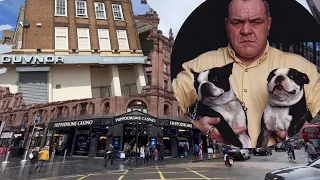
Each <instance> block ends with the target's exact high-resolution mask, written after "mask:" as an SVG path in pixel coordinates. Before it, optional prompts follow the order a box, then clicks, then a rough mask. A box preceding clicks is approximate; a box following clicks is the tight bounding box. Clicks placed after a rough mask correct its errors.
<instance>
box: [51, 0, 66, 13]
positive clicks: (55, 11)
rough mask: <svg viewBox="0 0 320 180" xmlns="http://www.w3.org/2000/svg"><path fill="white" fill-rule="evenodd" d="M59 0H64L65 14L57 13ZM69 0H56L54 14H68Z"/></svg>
mask: <svg viewBox="0 0 320 180" xmlns="http://www.w3.org/2000/svg"><path fill="white" fill-rule="evenodd" d="M57 1H64V3H65V15H60V14H57ZM67 3H68V1H67V0H54V15H55V16H68V4H67Z"/></svg>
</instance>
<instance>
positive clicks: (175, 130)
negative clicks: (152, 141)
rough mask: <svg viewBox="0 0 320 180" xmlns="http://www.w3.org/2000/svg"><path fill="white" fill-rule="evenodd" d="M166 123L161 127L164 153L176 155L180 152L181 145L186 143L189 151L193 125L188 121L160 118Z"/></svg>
mask: <svg viewBox="0 0 320 180" xmlns="http://www.w3.org/2000/svg"><path fill="white" fill-rule="evenodd" d="M162 121H163V122H164V123H165V124H166V125H165V126H164V127H163V144H164V146H165V155H166V156H173V157H177V156H180V154H181V151H182V149H181V146H183V145H184V144H187V146H188V147H189V152H192V150H193V145H194V141H193V129H192V128H193V125H192V123H188V122H181V121H175V120H167V119H164V120H162Z"/></svg>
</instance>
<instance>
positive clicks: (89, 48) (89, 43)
mask: <svg viewBox="0 0 320 180" xmlns="http://www.w3.org/2000/svg"><path fill="white" fill-rule="evenodd" d="M79 29H86V30H87V34H88V45H89V47H88V49H80V46H79ZM77 40H78V44H77V45H78V50H80V51H81V50H84V51H87V50H91V40H90V30H89V28H77Z"/></svg>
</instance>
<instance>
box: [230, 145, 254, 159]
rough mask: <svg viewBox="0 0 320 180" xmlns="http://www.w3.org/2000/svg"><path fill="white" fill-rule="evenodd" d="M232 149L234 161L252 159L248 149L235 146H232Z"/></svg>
mask: <svg viewBox="0 0 320 180" xmlns="http://www.w3.org/2000/svg"><path fill="white" fill-rule="evenodd" d="M231 148H232V151H231V152H230V155H232V157H233V158H234V159H241V160H246V159H250V158H251V156H250V153H249V150H248V149H240V148H239V147H235V146H231Z"/></svg>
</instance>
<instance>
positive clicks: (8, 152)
mask: <svg viewBox="0 0 320 180" xmlns="http://www.w3.org/2000/svg"><path fill="white" fill-rule="evenodd" d="M9 154H10V151H7V155H6V159H5V161H3V162H2V164H6V163H9V161H8V158H9Z"/></svg>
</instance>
